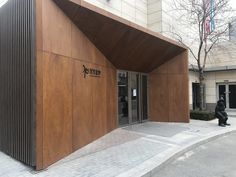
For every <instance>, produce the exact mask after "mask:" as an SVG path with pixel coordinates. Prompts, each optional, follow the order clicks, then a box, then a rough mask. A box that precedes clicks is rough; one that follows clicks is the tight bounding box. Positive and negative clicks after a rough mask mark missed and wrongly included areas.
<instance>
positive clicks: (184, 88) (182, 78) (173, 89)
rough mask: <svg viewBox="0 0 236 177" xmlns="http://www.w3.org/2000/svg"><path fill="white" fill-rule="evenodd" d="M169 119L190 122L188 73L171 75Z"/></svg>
mask: <svg viewBox="0 0 236 177" xmlns="http://www.w3.org/2000/svg"><path fill="white" fill-rule="evenodd" d="M168 77H169V79H168V80H169V89H168V91H169V121H170V122H189V106H188V105H189V103H188V101H189V100H188V95H189V93H188V79H187V76H186V75H182V74H175V75H169V76H168Z"/></svg>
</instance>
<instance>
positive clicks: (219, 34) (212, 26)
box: [169, 0, 233, 110]
mask: <svg viewBox="0 0 236 177" xmlns="http://www.w3.org/2000/svg"><path fill="white" fill-rule="evenodd" d="M172 5H173V7H172V9H173V11H175V12H178V14H179V20H178V21H180V23H181V26H182V28H191V31H192V33H193V35H192V37H193V38H191V39H189V37H188V39H187V40H188V41H187V42H186V40H184V38H186V37H185V36H183V34H180V33H179V32H178V31H177V30H175V29H174V28H173V27H172V28H171V30H169V32H170V33H172V36H173V37H175V38H176V39H177V40H178V41H179V42H180V43H182V44H183V45H185V46H186V47H187V48H188V49H189V51H190V53H191V55H192V57H193V58H194V60H195V61H196V65H197V70H196V71H197V72H198V77H199V84H200V98H199V101H200V110H203V109H204V107H205V106H204V79H205V74H204V71H205V68H206V63H207V59H208V57H209V54H210V53H211V51H212V50H213V49H214V48H215V47H216V46H217V45H218V44H219V42H221V41H223V40H225V39H228V31H229V22H230V18H231V16H232V12H233V10H232V8H231V7H230V4H229V0H173V3H172ZM185 35H186V34H185ZM190 40H192V41H190ZM189 43H194V44H195V45H189Z"/></svg>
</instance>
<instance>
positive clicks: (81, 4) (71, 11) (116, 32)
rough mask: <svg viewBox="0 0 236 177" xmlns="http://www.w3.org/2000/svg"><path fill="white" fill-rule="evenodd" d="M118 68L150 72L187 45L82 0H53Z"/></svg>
mask: <svg viewBox="0 0 236 177" xmlns="http://www.w3.org/2000/svg"><path fill="white" fill-rule="evenodd" d="M54 2H55V3H56V4H57V5H58V6H59V7H60V8H61V9H62V10H63V11H64V12H65V13H66V14H67V16H68V17H69V18H70V19H71V20H72V21H73V22H74V23H75V24H76V25H77V26H78V28H79V29H80V30H81V31H82V32H83V33H84V34H85V35H86V36H87V37H88V38H89V39H90V40H91V42H93V44H94V45H95V46H96V47H97V48H98V49H99V50H100V51H101V52H102V53H103V54H104V55H105V56H106V58H107V59H108V60H109V61H110V62H111V63H112V64H113V65H114V66H115V67H116V68H117V69H123V70H131V71H139V72H151V71H152V70H153V69H155V68H157V67H158V66H160V65H161V64H163V63H165V62H166V61H168V60H170V59H171V58H173V57H174V56H176V55H178V54H180V53H181V52H183V51H184V50H186V48H184V47H183V46H181V45H180V44H178V43H177V42H174V41H172V40H170V39H168V38H166V37H164V36H162V35H160V34H158V33H155V32H153V31H151V30H148V29H146V28H144V27H141V26H139V25H136V24H135V23H132V22H130V21H128V20H125V19H123V18H120V17H118V16H116V15H114V14H112V13H109V12H107V11H105V10H103V9H100V8H98V7H96V6H94V5H92V4H89V3H87V2H85V1H83V0H54Z"/></svg>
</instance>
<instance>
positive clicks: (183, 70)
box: [149, 51, 189, 122]
mask: <svg viewBox="0 0 236 177" xmlns="http://www.w3.org/2000/svg"><path fill="white" fill-rule="evenodd" d="M149 78H150V92H149V101H150V102H149V105H150V119H151V120H152V121H158V122H189V103H188V100H189V99H188V98H189V95H188V94H189V92H188V52H187V51H185V52H183V53H181V54H180V55H178V56H176V57H174V58H173V59H171V60H170V61H168V62H167V63H165V64H163V65H161V66H160V67H158V68H157V69H155V70H154V71H153V72H151V73H150V74H149Z"/></svg>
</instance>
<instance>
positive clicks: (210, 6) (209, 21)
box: [204, 0, 215, 39]
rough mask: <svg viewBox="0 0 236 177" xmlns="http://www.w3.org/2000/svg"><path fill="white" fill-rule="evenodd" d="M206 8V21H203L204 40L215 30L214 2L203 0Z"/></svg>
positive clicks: (213, 0) (212, 0)
mask: <svg viewBox="0 0 236 177" xmlns="http://www.w3.org/2000/svg"><path fill="white" fill-rule="evenodd" d="M204 3H205V4H204V5H205V8H206V13H207V16H206V19H205V39H206V37H207V36H208V35H209V34H210V33H211V32H212V31H214V30H215V0H204Z"/></svg>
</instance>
